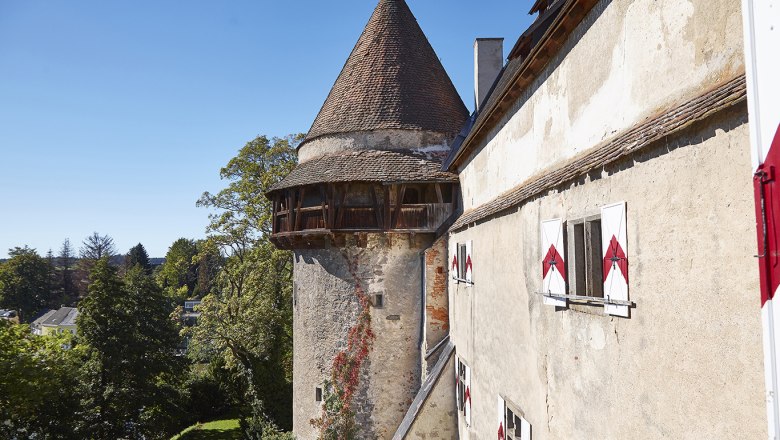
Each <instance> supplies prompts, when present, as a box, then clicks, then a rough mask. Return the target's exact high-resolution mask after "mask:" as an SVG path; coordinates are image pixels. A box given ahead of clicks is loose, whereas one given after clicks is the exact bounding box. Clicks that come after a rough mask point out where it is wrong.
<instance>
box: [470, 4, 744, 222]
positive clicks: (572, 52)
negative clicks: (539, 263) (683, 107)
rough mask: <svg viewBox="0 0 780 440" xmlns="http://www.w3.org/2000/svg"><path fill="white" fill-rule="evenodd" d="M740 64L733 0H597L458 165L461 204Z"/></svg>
mask: <svg viewBox="0 0 780 440" xmlns="http://www.w3.org/2000/svg"><path fill="white" fill-rule="evenodd" d="M743 71H744V61H743V55H742V20H741V11H740V2H738V1H735V0H602V1H600V2H599V3H598V4H597V5H596V6H595V7H594V9H593V10H592V11H591V12H590V14H589V15H588V17H587V18H586V19H585V21H584V22H583V23H582V24H581V25H580V26H579V28H578V29H577V30H576V31H575V32H574V33H573V34H572V35H571V36H570V38H569V40H568V41H567V43H566V44H565V45H564V48H563V49H562V50H561V52H560V53H559V55H558V56H557V57H555V58H553V60H552V61H551V62H550V64H549V65H548V66H547V67H546V69H545V70H544V72H543V74H542V75H540V77H539V78H538V79H537V80H536V81H535V83H534V84H532V85H531V87H529V89H528V90H527V91H526V92H525V93H524V94H523V95H521V96H520V97H519V98H518V100H517V102H516V103H515V104H514V106H513V108H512V109H510V111H509V112H508V116H507V117H506V118H504V120H503V121H501V123H500V124H498V126H497V128H496V129H494V130H493V132H492V133H490V134H489V135H488V136H487V141H486V142H483V144H481V145H479V147H478V148H477V149H476V150H475V153H474V154H472V156H471V157H470V158H469V159H468V160H467V161H466V162H465V166H463V167H462V168H461V169H460V170H459V172H460V179H461V186H462V189H463V200H464V208H465V209H466V210H468V209H470V208H472V207H476V206H479V205H481V204H483V203H485V202H487V201H489V200H491V199H493V198H494V197H496V196H497V195H498V194H500V193H502V192H504V191H507V190H509V189H511V188H512V187H514V186H516V185H518V184H520V183H522V182H524V181H525V180H527V179H528V178H529V177H532V176H534V175H536V174H538V173H539V172H540V171H541V170H544V169H546V168H548V167H550V166H554V165H555V164H556V163H560V162H563V161H566V160H568V159H570V158H572V157H573V156H575V155H577V154H578V153H580V152H582V151H584V150H587V149H589V148H591V147H593V146H594V145H596V144H598V143H599V142H601V141H603V140H605V139H608V138H610V137H612V136H614V135H616V134H618V133H619V132H621V131H623V130H625V129H628V128H630V127H632V126H634V125H636V124H637V123H639V122H641V121H643V120H644V119H645V118H647V117H650V116H653V115H654V114H655V113H657V112H659V111H661V110H664V109H666V108H669V107H671V106H672V105H673V104H675V103H678V102H681V101H685V100H687V99H690V98H692V97H694V96H698V95H699V94H701V93H702V92H703V91H704V90H705V89H708V88H710V87H712V86H714V85H716V84H718V83H720V82H723V81H725V80H728V79H731V78H733V77H734V76H736V75H738V74H740V73H742V72H743Z"/></svg>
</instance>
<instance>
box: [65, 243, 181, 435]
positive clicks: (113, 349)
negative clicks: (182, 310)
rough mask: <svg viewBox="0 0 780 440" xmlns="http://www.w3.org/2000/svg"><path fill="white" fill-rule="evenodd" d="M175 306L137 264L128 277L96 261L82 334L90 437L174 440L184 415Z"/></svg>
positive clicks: (85, 430)
mask: <svg viewBox="0 0 780 440" xmlns="http://www.w3.org/2000/svg"><path fill="white" fill-rule="evenodd" d="M173 308H174V307H173V304H172V303H171V302H170V300H169V299H168V298H166V297H165V295H163V293H162V290H161V289H160V288H159V287H158V286H157V284H156V283H154V281H153V280H152V279H151V278H150V277H148V276H146V275H145V274H144V273H143V270H142V269H140V268H139V267H135V268H132V269H130V270H129V271H128V273H127V276H126V278H125V280H122V279H120V278H119V277H118V275H117V269H116V268H114V267H112V266H111V265H109V263H108V259H107V258H101V259H100V260H98V261H97V262H96V263H95V266H94V268H93V270H92V273H91V276H90V285H89V295H87V297H86V298H85V299H84V300H83V301H82V302H81V307H80V311H81V314H80V316H79V323H78V325H79V333H80V335H81V337H82V340H83V342H84V343H85V344H86V352H87V361H86V363H85V364H84V366H83V368H82V374H81V391H82V393H83V395H84V399H83V415H82V419H83V425H82V426H81V427H80V434H81V435H82V436H83V437H84V438H94V439H98V440H103V439H116V438H148V439H156V438H168V437H170V434H171V433H172V432H173V431H175V429H176V428H177V426H176V422H177V420H178V419H179V416H180V409H179V407H178V406H177V405H178V402H179V401H180V398H179V395H178V389H179V386H180V383H181V379H182V377H181V374H182V372H183V371H184V366H185V365H184V363H183V362H184V361H183V359H182V358H179V357H176V356H175V355H174V349H175V348H176V347H177V346H178V343H179V335H178V332H177V329H176V327H175V324H174V321H172V320H171V319H170V314H171V312H172V311H173Z"/></svg>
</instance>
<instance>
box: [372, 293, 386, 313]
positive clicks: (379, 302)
mask: <svg viewBox="0 0 780 440" xmlns="http://www.w3.org/2000/svg"><path fill="white" fill-rule="evenodd" d="M374 308H375V309H383V308H385V296H384V295H383V294H381V293H377V294H376V295H374Z"/></svg>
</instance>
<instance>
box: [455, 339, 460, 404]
mask: <svg viewBox="0 0 780 440" xmlns="http://www.w3.org/2000/svg"><path fill="white" fill-rule="evenodd" d="M455 403H456V404H457V405H458V417H460V358H459V357H458V355H457V354H456V355H455Z"/></svg>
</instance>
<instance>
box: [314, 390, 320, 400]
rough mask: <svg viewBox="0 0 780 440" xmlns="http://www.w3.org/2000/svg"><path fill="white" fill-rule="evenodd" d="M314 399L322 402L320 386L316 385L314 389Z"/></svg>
mask: <svg viewBox="0 0 780 440" xmlns="http://www.w3.org/2000/svg"><path fill="white" fill-rule="evenodd" d="M314 400H315V401H317V402H322V387H317V388H315V389H314Z"/></svg>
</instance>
